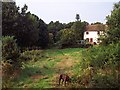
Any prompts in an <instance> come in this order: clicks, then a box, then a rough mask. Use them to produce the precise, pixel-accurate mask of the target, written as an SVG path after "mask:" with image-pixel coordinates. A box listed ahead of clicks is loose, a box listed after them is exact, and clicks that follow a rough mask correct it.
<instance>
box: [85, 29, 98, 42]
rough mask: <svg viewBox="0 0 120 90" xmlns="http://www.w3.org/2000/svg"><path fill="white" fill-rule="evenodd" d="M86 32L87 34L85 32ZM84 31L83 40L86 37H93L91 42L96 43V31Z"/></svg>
mask: <svg viewBox="0 0 120 90" xmlns="http://www.w3.org/2000/svg"><path fill="white" fill-rule="evenodd" d="M86 32H88V33H89V34H86ZM86 32H84V40H85V39H86V38H89V39H90V38H93V42H96V43H98V42H97V41H98V40H97V39H98V38H99V35H98V32H97V31H86Z"/></svg>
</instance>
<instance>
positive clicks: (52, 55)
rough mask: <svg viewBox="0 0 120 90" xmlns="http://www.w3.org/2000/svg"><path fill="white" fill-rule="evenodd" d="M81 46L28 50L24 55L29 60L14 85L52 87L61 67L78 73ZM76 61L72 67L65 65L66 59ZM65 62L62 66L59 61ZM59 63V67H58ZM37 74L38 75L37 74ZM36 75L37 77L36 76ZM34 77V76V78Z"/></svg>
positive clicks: (66, 70)
mask: <svg viewBox="0 0 120 90" xmlns="http://www.w3.org/2000/svg"><path fill="white" fill-rule="evenodd" d="M82 50H84V49H81V48H67V49H48V50H43V51H41V50H35V51H34V50H32V51H26V52H24V53H23V54H22V55H23V57H27V60H26V61H27V62H26V63H24V64H23V66H22V73H21V75H20V77H19V78H18V79H16V80H15V81H14V86H13V87H20V88H23V87H29V88H31V87H32V88H51V87H53V85H51V83H52V82H51V81H52V80H53V79H56V78H54V76H56V75H59V73H60V71H59V70H60V69H61V67H62V68H64V69H63V71H64V72H66V73H67V72H72V73H73V74H76V73H78V71H77V70H78V69H79V66H78V64H79V61H80V60H81V51H82ZM67 60H68V62H69V60H71V61H76V62H75V63H73V65H72V67H64V66H67V65H64V61H66V62H67ZM61 62H63V64H62V65H61V66H60V64H59V63H61ZM57 64H59V68H58V67H57ZM36 75H37V76H36ZM34 76H35V77H34ZM32 77H34V78H32Z"/></svg>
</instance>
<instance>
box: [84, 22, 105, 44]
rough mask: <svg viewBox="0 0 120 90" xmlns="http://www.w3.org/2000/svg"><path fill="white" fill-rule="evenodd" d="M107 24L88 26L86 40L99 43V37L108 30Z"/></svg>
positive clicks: (85, 34)
mask: <svg viewBox="0 0 120 90" xmlns="http://www.w3.org/2000/svg"><path fill="white" fill-rule="evenodd" d="M106 26H107V25H103V24H95V25H88V26H86V30H85V32H84V40H86V41H88V43H90V44H99V43H100V40H99V37H100V35H101V34H102V33H103V31H104V30H106Z"/></svg>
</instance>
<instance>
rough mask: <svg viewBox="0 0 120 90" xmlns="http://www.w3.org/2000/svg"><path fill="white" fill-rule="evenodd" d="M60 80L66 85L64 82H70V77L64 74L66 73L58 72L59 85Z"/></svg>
mask: <svg viewBox="0 0 120 90" xmlns="http://www.w3.org/2000/svg"><path fill="white" fill-rule="evenodd" d="M61 80H62V84H63V82H64V85H65V86H66V82H71V80H70V77H69V76H68V75H66V74H60V76H59V85H60V82H61Z"/></svg>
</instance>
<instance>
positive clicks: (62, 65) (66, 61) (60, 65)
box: [55, 54, 78, 69]
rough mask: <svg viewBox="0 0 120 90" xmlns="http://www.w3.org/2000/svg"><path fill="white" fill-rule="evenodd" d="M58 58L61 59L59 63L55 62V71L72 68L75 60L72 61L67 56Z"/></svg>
mask: <svg viewBox="0 0 120 90" xmlns="http://www.w3.org/2000/svg"><path fill="white" fill-rule="evenodd" d="M59 58H62V60H61V62H57V64H56V65H55V68H57V69H65V68H70V67H72V66H74V64H75V63H76V62H78V61H77V60H73V59H72V57H70V56H69V55H68V54H65V56H61V57H59Z"/></svg>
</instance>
